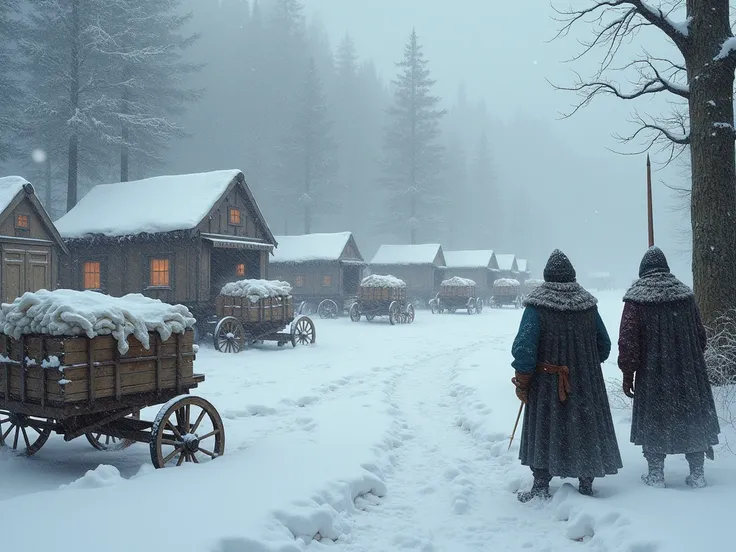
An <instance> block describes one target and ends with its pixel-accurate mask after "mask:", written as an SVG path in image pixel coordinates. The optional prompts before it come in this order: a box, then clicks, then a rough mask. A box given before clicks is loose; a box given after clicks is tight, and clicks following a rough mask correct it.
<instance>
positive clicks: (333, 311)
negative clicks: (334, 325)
mask: <svg viewBox="0 0 736 552" xmlns="http://www.w3.org/2000/svg"><path fill="white" fill-rule="evenodd" d="M337 309H338V307H337V303H335V302H334V301H333V300H332V299H325V300H324V301H322V302H321V303H320V304H319V306H318V307H317V314H318V315H319V317H320V318H329V319H330V320H334V319H336V318H337Z"/></svg>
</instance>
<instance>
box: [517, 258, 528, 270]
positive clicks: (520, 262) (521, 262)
mask: <svg viewBox="0 0 736 552" xmlns="http://www.w3.org/2000/svg"><path fill="white" fill-rule="evenodd" d="M528 265H529V263H528V262H527V260H526V259H516V266H517V267H518V269H519V272H526V269H527V267H528Z"/></svg>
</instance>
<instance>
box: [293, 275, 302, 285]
mask: <svg viewBox="0 0 736 552" xmlns="http://www.w3.org/2000/svg"><path fill="white" fill-rule="evenodd" d="M294 284H295V285H296V287H304V276H301V275H299V276H297V277H296V281H295V282H294Z"/></svg>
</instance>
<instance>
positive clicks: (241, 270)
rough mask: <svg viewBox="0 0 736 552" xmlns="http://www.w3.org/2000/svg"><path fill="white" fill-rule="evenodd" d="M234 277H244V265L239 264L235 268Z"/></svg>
mask: <svg viewBox="0 0 736 552" xmlns="http://www.w3.org/2000/svg"><path fill="white" fill-rule="evenodd" d="M235 275H236V276H245V263H239V264H238V265H237V266H236V267H235Z"/></svg>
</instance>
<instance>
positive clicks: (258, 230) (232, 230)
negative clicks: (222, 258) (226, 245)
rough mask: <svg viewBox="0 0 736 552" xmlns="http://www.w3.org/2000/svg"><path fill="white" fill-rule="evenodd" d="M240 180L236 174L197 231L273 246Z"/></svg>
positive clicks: (264, 224)
mask: <svg viewBox="0 0 736 552" xmlns="http://www.w3.org/2000/svg"><path fill="white" fill-rule="evenodd" d="M241 178H242V175H239V176H238V177H237V178H235V179H234V180H233V181H232V182H231V183H230V185H229V186H228V188H227V190H226V191H225V193H224V194H223V195H222V197H221V198H220V199H219V200H218V201H217V202H216V203H215V204H214V205H213V206H212V208H211V209H210V211H209V213H208V214H207V216H205V217H204V219H202V221H201V222H200V223H199V224H198V225H197V228H196V230H197V231H198V232H199V233H204V234H218V235H221V236H233V237H238V238H250V239H253V240H258V241H262V242H264V243H275V240H274V238H273V235H272V234H271V232H270V230H269V229H268V225H267V224H266V222H265V220H264V219H263V215H262V214H261V211H260V209H259V208H258V205H257V204H256V203H255V199H254V198H253V196H252V194H250V193H249V190H248V189H247V188H246V185H245V181H244V180H240V179H241Z"/></svg>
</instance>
